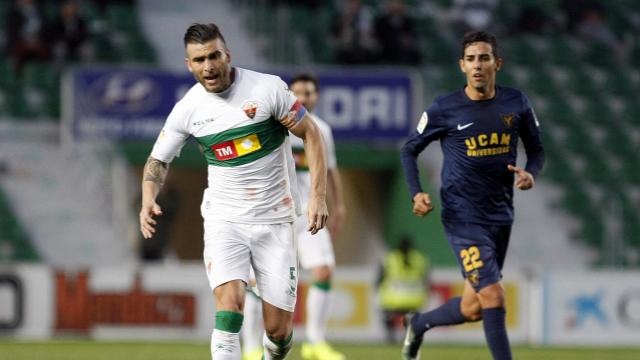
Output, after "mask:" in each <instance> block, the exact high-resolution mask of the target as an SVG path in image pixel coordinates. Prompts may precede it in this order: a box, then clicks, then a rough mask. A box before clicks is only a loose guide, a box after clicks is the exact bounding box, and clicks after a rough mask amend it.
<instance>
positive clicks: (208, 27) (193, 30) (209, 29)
mask: <svg viewBox="0 0 640 360" xmlns="http://www.w3.org/2000/svg"><path fill="white" fill-rule="evenodd" d="M215 39H220V40H222V42H223V43H224V45H225V46H226V45H227V43H226V41H224V37H223V36H222V33H221V32H220V28H218V25H216V24H197V23H194V24H191V26H189V28H188V29H187V32H185V33H184V46H185V47H186V46H187V44H204V43H206V42H207V41H211V40H215Z"/></svg>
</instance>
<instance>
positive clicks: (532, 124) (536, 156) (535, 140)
mask: <svg viewBox="0 0 640 360" xmlns="http://www.w3.org/2000/svg"><path fill="white" fill-rule="evenodd" d="M522 98H523V103H524V112H523V114H522V126H521V129H520V138H521V139H522V144H523V145H524V149H525V151H526V153H527V165H526V167H525V170H526V171H527V172H529V173H531V175H533V177H534V178H535V177H537V176H538V173H540V170H542V166H543V165H544V158H545V154H544V147H543V145H542V138H541V137H540V122H539V121H538V117H537V116H536V113H535V111H534V110H533V106H532V105H531V102H529V99H527V97H526V96H524V94H523V95H522Z"/></svg>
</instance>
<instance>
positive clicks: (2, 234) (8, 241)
mask: <svg viewBox="0 0 640 360" xmlns="http://www.w3.org/2000/svg"><path fill="white" fill-rule="evenodd" d="M38 258H39V257H38V254H37V252H36V251H35V249H34V248H33V246H32V245H31V242H30V241H29V238H28V236H27V233H26V232H25V230H24V229H23V228H22V226H21V225H20V223H19V222H18V220H17V218H16V216H15V214H14V213H13V210H12V209H11V204H10V203H9V202H8V200H7V198H6V197H5V195H4V192H3V190H2V189H1V188H0V263H1V262H7V261H9V262H11V261H35V260H38Z"/></svg>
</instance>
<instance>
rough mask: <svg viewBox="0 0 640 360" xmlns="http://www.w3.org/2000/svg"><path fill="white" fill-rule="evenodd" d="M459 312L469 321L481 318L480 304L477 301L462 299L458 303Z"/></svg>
mask: <svg viewBox="0 0 640 360" xmlns="http://www.w3.org/2000/svg"><path fill="white" fill-rule="evenodd" d="M460 312H461V313H462V316H464V318H465V319H466V320H467V321H469V322H472V321H478V320H481V319H482V306H481V305H480V302H479V301H466V302H465V301H463V302H462V303H460Z"/></svg>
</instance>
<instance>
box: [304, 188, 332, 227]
mask: <svg viewBox="0 0 640 360" xmlns="http://www.w3.org/2000/svg"><path fill="white" fill-rule="evenodd" d="M328 217H329V211H328V210H327V203H326V202H325V201H324V199H319V198H317V197H311V199H309V207H308V208H307V218H308V219H309V228H308V229H307V230H308V231H309V232H311V235H315V234H316V233H317V232H318V231H320V229H322V228H323V227H324V226H325V224H326V223H327V218H328Z"/></svg>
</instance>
